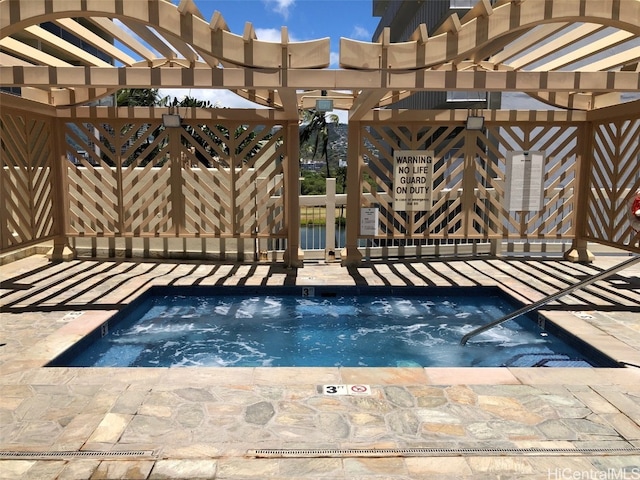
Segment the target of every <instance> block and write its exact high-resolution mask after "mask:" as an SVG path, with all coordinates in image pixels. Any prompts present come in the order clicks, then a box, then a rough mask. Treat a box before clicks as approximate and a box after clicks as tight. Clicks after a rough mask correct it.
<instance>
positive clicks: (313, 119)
mask: <svg viewBox="0 0 640 480" xmlns="http://www.w3.org/2000/svg"><path fill="white" fill-rule="evenodd" d="M327 117H328V118H329V122H331V123H333V124H334V125H338V123H339V121H340V119H339V118H338V116H337V115H335V114H333V113H332V114H329V115H327V114H326V113H325V112H318V111H316V110H304V111H303V112H302V128H301V129H300V133H299V134H300V146H302V145H305V144H306V143H307V142H309V141H310V140H311V139H312V138H313V139H314V143H313V154H312V155H311V158H315V157H316V155H318V156H319V157H320V158H324V161H325V166H326V168H327V178H331V171H330V168H329V125H328V123H327Z"/></svg>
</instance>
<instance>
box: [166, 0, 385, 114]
mask: <svg viewBox="0 0 640 480" xmlns="http://www.w3.org/2000/svg"><path fill="white" fill-rule="evenodd" d="M173 1H174V3H176V4H177V3H179V1H178V0H173ZM194 3H195V4H196V6H197V7H198V9H199V10H200V12H202V15H203V16H204V18H205V19H206V20H210V19H211V17H212V16H213V13H214V11H216V10H217V11H219V12H220V13H221V14H222V17H223V18H224V19H225V21H226V22H227V25H228V26H229V30H230V31H231V33H235V34H237V35H242V34H243V31H244V26H245V23H246V22H251V23H252V24H253V27H254V29H255V32H256V36H257V37H258V39H259V40H264V41H273V42H280V35H281V27H283V26H286V27H287V30H288V34H289V40H290V41H292V42H296V41H297V42H300V41H305V40H314V39H319V38H326V37H329V38H330V39H331V66H330V68H338V58H339V48H340V37H346V38H351V39H353V40H361V41H367V42H369V41H371V38H372V36H373V33H374V31H375V29H376V27H377V25H378V22H379V20H380V19H379V18H377V17H373V16H372V10H373V2H372V0H194ZM160 93H161V94H163V95H167V94H169V95H171V96H172V97H173V96H177V97H178V98H181V97H182V96H184V95H190V96H192V97H197V98H200V99H203V100H209V101H211V102H212V103H213V104H217V105H219V106H221V107H240V108H242V107H244V108H247V107H248V108H254V107H255V104H253V103H250V102H248V101H246V100H244V99H241V98H240V97H238V96H237V95H235V94H233V93H231V92H228V91H225V90H207V91H200V90H191V91H185V90H161V92H160ZM334 113H336V114H338V116H339V117H340V121H341V122H344V123H346V116H347V113H346V112H344V113H341V112H338V111H336V112H334Z"/></svg>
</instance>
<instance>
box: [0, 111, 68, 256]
mask: <svg viewBox="0 0 640 480" xmlns="http://www.w3.org/2000/svg"><path fill="white" fill-rule="evenodd" d="M52 142H53V135H52V133H51V122H50V121H49V120H43V119H39V118H35V117H32V116H30V115H26V114H18V113H16V112H12V111H11V110H6V111H3V112H2V114H1V115H0V158H1V159H2V170H1V171H0V197H1V198H2V201H1V202H0V205H1V207H0V208H1V212H2V219H3V221H2V224H1V227H0V248H2V249H6V248H11V247H17V246H20V245H22V244H26V243H30V242H33V241H34V240H46V239H47V238H50V237H51V236H52V235H53V234H54V233H55V232H54V215H53V193H52V192H53V189H52V180H51V178H52V165H53V149H52V148H51V143H52Z"/></svg>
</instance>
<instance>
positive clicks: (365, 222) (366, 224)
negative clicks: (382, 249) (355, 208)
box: [360, 207, 378, 237]
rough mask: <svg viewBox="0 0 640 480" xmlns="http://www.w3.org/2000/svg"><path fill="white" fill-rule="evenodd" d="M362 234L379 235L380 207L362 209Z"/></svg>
mask: <svg viewBox="0 0 640 480" xmlns="http://www.w3.org/2000/svg"><path fill="white" fill-rule="evenodd" d="M360 235H364V236H369V235H371V236H374V237H375V236H376V235H378V209H377V208H375V207H362V208H361V209H360Z"/></svg>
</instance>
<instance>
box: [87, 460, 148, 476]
mask: <svg viewBox="0 0 640 480" xmlns="http://www.w3.org/2000/svg"><path fill="white" fill-rule="evenodd" d="M153 464H154V462H153V461H152V460H105V461H102V462H100V465H98V468H96V470H95V471H94V472H93V475H91V480H113V479H120V478H123V479H124V478H126V479H127V480H146V478H147V477H148V476H149V473H150V472H151V469H152V468H153Z"/></svg>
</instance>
